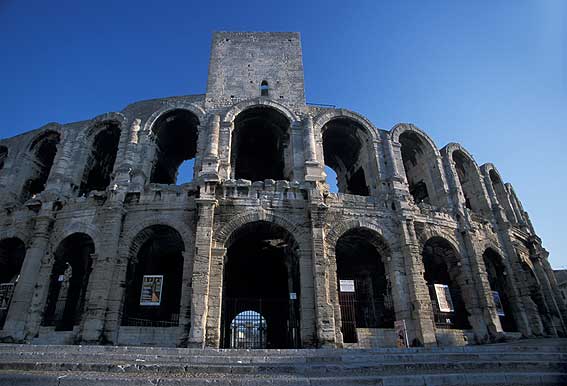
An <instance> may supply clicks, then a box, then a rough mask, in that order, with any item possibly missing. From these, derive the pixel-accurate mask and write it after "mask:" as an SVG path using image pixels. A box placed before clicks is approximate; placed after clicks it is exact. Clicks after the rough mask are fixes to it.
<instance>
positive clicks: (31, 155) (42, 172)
mask: <svg viewBox="0 0 567 386" xmlns="http://www.w3.org/2000/svg"><path fill="white" fill-rule="evenodd" d="M53 126H54V125H47V127H49V128H48V129H45V130H42V131H41V132H40V133H39V134H37V135H36V136H34V138H33V139H32V140H31V141H30V143H29V146H28V148H27V149H28V150H27V152H26V154H25V157H26V159H25V160H24V162H25V166H24V172H23V174H24V176H23V179H24V181H25V182H24V183H23V186H22V190H21V193H20V200H21V201H22V202H25V201H27V200H28V199H30V198H32V197H33V196H34V195H36V194H39V193H41V192H43V190H44V189H45V187H46V185H47V180H48V178H49V176H50V174H51V172H52V170H53V165H54V163H55V158H56V155H57V153H58V151H59V146H60V144H61V142H62V133H61V130H59V127H57V129H54V128H53Z"/></svg>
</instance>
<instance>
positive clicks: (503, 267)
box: [482, 246, 519, 332]
mask: <svg viewBox="0 0 567 386" xmlns="http://www.w3.org/2000/svg"><path fill="white" fill-rule="evenodd" d="M482 258H483V262H484V266H485V270H486V275H487V279H488V284H489V286H490V290H491V291H496V292H497V293H498V296H497V297H496V296H495V295H493V300H494V303H495V306H496V307H497V315H498V317H499V318H500V324H501V326H502V329H503V330H504V331H508V332H515V331H518V323H517V319H519V310H518V305H517V304H515V303H516V302H517V301H518V300H517V297H516V291H515V288H514V286H513V279H512V277H511V274H512V272H511V269H510V267H509V265H508V264H507V262H506V260H505V259H504V255H502V253H501V251H500V250H499V249H495V248H494V247H492V246H488V247H487V248H485V249H484V252H483V254H482Z"/></svg>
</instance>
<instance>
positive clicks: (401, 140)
mask: <svg viewBox="0 0 567 386" xmlns="http://www.w3.org/2000/svg"><path fill="white" fill-rule="evenodd" d="M390 138H391V140H392V141H393V142H394V143H396V144H399V146H400V154H399V155H396V158H397V160H398V165H399V169H400V170H403V171H404V172H405V173H404V175H405V177H406V180H407V183H408V187H409V192H410V194H411V195H412V197H413V201H414V202H415V203H416V204H419V203H421V202H424V203H426V204H431V205H434V206H437V207H445V206H447V204H448V199H447V188H446V182H445V178H444V175H443V172H442V167H441V156H440V153H439V150H438V149H437V146H436V145H435V143H434V142H433V140H432V139H431V138H430V137H429V136H428V135H427V134H426V133H425V132H423V131H422V130H420V129H419V128H417V127H416V126H414V125H412V124H403V123H402V124H398V125H396V126H394V128H393V129H392V130H391V132H390ZM400 161H401V162H400Z"/></svg>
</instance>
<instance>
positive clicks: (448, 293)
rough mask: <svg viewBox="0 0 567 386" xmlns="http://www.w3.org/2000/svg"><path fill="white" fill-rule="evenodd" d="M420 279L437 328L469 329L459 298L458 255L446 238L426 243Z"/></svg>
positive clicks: (436, 238) (465, 311)
mask: <svg viewBox="0 0 567 386" xmlns="http://www.w3.org/2000/svg"><path fill="white" fill-rule="evenodd" d="M422 257H423V267H424V274H423V277H424V279H425V281H426V283H427V287H428V289H429V296H430V298H431V303H432V307H433V316H434V317H435V326H437V327H438V328H449V329H450V328H456V329H469V328H471V326H470V324H469V320H468V316H469V313H468V312H467V310H466V308H465V303H464V301H463V297H462V288H461V284H460V280H462V277H461V276H462V273H461V269H460V264H459V261H458V260H459V259H458V256H457V252H456V251H455V249H454V248H453V246H452V245H451V244H450V243H449V242H448V241H447V240H445V239H443V238H440V237H433V238H431V239H429V240H427V242H426V243H425V246H424V247H423V252H422Z"/></svg>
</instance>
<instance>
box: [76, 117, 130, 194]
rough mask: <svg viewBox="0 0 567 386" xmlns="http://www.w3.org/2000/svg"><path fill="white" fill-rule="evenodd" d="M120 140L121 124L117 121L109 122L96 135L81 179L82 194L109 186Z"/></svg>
mask: <svg viewBox="0 0 567 386" xmlns="http://www.w3.org/2000/svg"><path fill="white" fill-rule="evenodd" d="M119 140H120V126H119V125H118V124H117V123H107V124H106V127H105V128H104V129H102V130H101V131H100V132H99V133H98V134H97V135H96V136H95V137H94V140H93V144H92V147H91V153H90V154H89V157H88V158H87V163H86V165H85V171H84V173H83V180H82V181H81V187H80V190H79V194H80V195H85V194H87V193H89V192H90V191H92V190H105V189H106V188H107V187H108V184H110V178H111V175H112V171H113V168H114V161H115V160H116V152H117V151H118V142H119Z"/></svg>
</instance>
